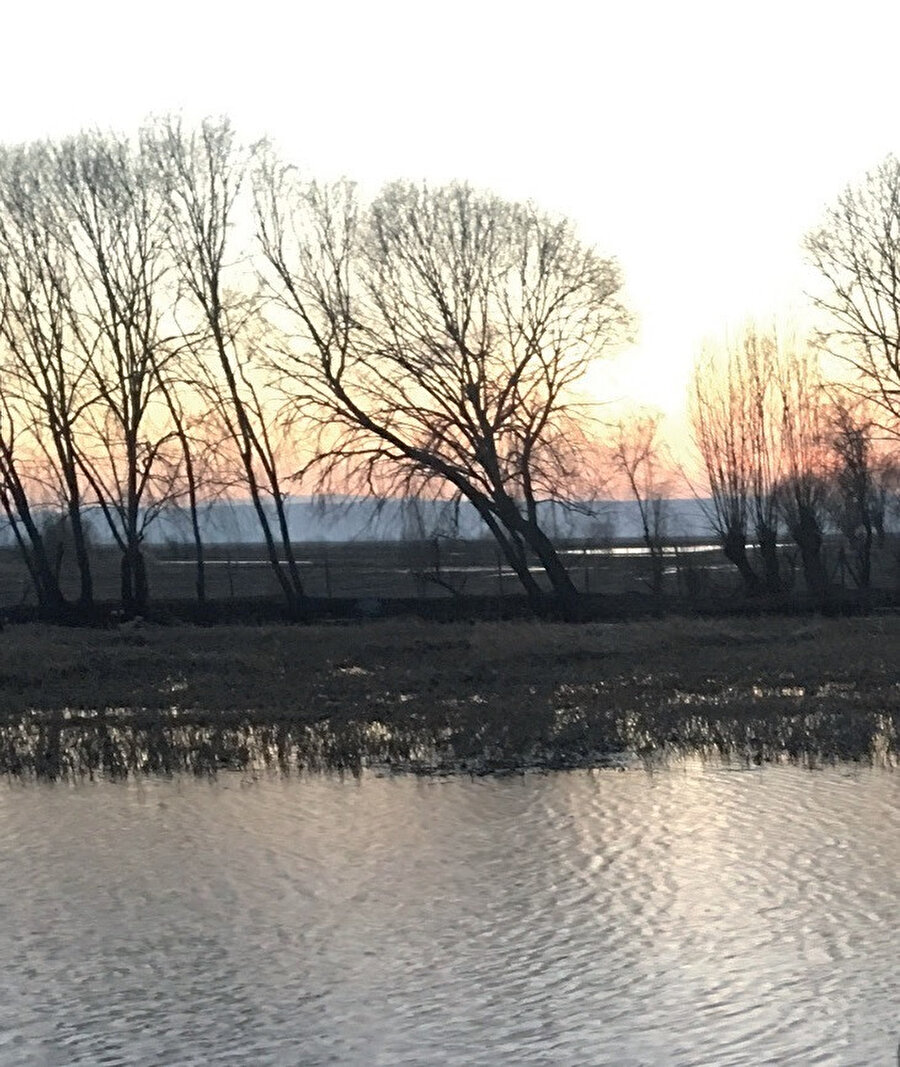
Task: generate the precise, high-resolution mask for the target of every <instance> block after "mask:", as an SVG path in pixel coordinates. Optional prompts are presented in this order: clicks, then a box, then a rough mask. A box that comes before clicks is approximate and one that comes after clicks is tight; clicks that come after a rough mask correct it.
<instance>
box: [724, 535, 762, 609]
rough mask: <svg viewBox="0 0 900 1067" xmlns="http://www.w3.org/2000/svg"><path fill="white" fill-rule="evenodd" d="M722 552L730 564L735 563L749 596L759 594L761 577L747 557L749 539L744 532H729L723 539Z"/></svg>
mask: <svg viewBox="0 0 900 1067" xmlns="http://www.w3.org/2000/svg"><path fill="white" fill-rule="evenodd" d="M722 551H723V552H724V553H725V558H726V559H727V560H728V562H729V563H733V564H734V565H735V567H737V569H738V573H739V574H740V576H741V579H742V580H743V582H744V591H745V592H746V593H747V594H748V595H749V596H754V595H755V594H756V593H758V592H759V577H758V576H757V574H756V571H755V570H754V569H753V566H752V565H751V563H750V559H749V558H748V556H747V538H746V536H745V535H744V531H743V530H735V529H732V530H728V531H726V533H725V536H724V537H723V538H722Z"/></svg>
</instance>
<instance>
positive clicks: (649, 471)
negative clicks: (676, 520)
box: [610, 412, 667, 596]
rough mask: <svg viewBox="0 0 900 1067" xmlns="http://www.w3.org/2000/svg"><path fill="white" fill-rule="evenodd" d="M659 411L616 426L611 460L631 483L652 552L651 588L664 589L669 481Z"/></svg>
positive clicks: (631, 418)
mask: <svg viewBox="0 0 900 1067" xmlns="http://www.w3.org/2000/svg"><path fill="white" fill-rule="evenodd" d="M661 421H662V416H661V415H660V414H659V413H657V412H650V413H646V412H645V413H636V414H633V415H631V416H629V417H628V418H625V419H622V420H621V421H620V422H618V423H617V424H616V425H615V427H614V428H613V439H612V442H611V445H610V464H611V467H612V469H613V471H615V472H616V473H617V474H619V475H620V476H621V477H622V478H623V479H624V480H625V483H626V485H627V486H628V490H629V492H630V493H631V495H632V497H633V498H634V500H635V503H636V504H637V508H638V514H639V515H640V519H641V531H642V535H643V539H644V544H645V545H646V547H647V551H648V552H649V553H650V565H651V583H650V584H651V588H652V590H653V593H654V594H655V595H657V596H658V595H660V594H661V593H662V591H663V578H664V574H665V544H664V537H665V532H666V530H665V526H666V522H665V520H666V502H667V484H666V478H665V474H664V472H663V470H662V447H663V446H662V442H661V440H660V424H661Z"/></svg>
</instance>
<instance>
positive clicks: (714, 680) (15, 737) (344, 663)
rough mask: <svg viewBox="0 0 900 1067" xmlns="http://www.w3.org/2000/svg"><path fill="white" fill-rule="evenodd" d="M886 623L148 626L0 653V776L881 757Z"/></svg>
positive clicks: (5, 645) (38, 641) (887, 701)
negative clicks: (674, 755)
mask: <svg viewBox="0 0 900 1067" xmlns="http://www.w3.org/2000/svg"><path fill="white" fill-rule="evenodd" d="M898 639H900V618H897V617H894V616H885V617H868V618H855V619H823V620H814V621H813V620H806V621H802V620H800V621H798V620H797V619H784V618H763V619H753V620H731V621H729V622H727V623H724V624H723V623H722V622H721V621H715V622H710V621H704V620H699V619H697V620H686V619H684V618H679V619H671V620H659V621H641V622H633V623H611V624H609V623H608V624H601V623H595V624H586V625H578V626H575V625H565V624H556V623H547V622H504V623H488V622H479V623H474V624H465V623H449V624H436V623H424V622H420V621H416V620H412V619H405V620H393V621H376V622H369V623H363V624H351V625H318V626H304V627H301V626H295V627H289V626H271V627H248V626H241V627H216V628H202V627H189V626H173V627H157V626H142V625H136V626H135V625H128V626H123V627H120V628H118V629H114V630H76V629H66V628H54V627H49V626H38V625H28V626H19V627H10V628H8V629H7V630H6V631H5V633H4V634H3V635H2V638H0V771H5V772H7V773H13V774H20V775H38V776H41V777H60V776H68V775H81V774H93V773H104V774H109V775H115V776H123V775H127V774H130V773H136V772H137V773H142V772H150V773H154V772H156V773H171V772H173V771H177V770H192V771H195V772H197V773H209V772H212V771H214V770H216V769H217V768H219V767H240V768H248V767H258V766H266V765H271V766H277V767H279V768H281V769H291V768H306V769H341V770H348V771H354V772H355V771H358V770H359V769H360V768H362V767H363V766H365V765H371V764H381V765H389V766H391V767H395V768H404V769H411V770H424V771H433V770H452V769H465V770H469V771H475V772H480V771H485V770H487V771H496V770H502V769H519V768H523V767H528V766H540V767H569V766H585V765H596V764H599V763H602V762H603V761H604V760H608V759H610V758H611V757H614V756H616V755H620V754H623V753H627V754H631V755H637V756H638V757H641V756H644V757H647V756H653V755H655V754H658V753H660V752H669V751H672V750H677V751H679V752H680V751H688V750H690V751H699V752H701V753H705V752H708V753H710V754H716V755H719V756H726V757H728V758H733V759H740V760H745V761H751V762H761V761H764V760H770V759H780V758H788V759H806V760H812V761H816V760H833V759H869V760H878V761H881V762H887V763H893V762H894V761H895V760H896V755H897V750H898V743H897V735H898V728H900V710H898V709H900V699H898V698H900V679H898V673H897V669H896V665H895V663H896V650H897V648H898Z"/></svg>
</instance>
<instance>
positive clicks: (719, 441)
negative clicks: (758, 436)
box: [690, 347, 760, 594]
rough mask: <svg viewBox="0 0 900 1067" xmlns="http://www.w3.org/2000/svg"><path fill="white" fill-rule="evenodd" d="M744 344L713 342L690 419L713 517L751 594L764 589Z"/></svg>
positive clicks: (696, 380)
mask: <svg viewBox="0 0 900 1067" xmlns="http://www.w3.org/2000/svg"><path fill="white" fill-rule="evenodd" d="M744 377H745V375H744V368H743V364H742V352H741V349H740V347H730V348H729V347H726V349H725V351H724V353H723V352H722V351H721V350H719V349H717V348H714V347H707V348H706V350H705V351H704V352H703V354H702V355H701V356H700V358H699V359H698V360H697V363H696V365H695V367H694V377H693V381H692V384H691V392H690V420H691V430H692V433H693V439H694V444H695V446H696V448H697V450H698V452H699V453H700V458H701V460H702V462H703V466H704V469H705V472H706V480H707V484H708V488H709V499H710V510H709V518H710V521H711V523H712V526H713V528H714V529H715V531H716V533H717V535H718V537H719V539H720V541H721V544H722V550H723V552H724V553H725V557H726V559H728V561H729V562H730V563H733V564H734V566H735V567H736V568H737V570H738V573H739V574H740V576H741V580H742V581H743V584H744V589H745V591H746V592H747V593H751V594H753V593H757V592H759V590H760V581H759V576H758V575H757V573H756V570H755V569H754V567H753V564H752V563H751V561H750V557H749V555H748V551H747V545H748V541H749V540H750V523H751V499H752V497H753V493H754V485H755V484H756V483H757V480H758V476H757V472H756V461H755V457H754V451H753V446H754V440H753V438H754V431H753V424H752V418H751V412H752V409H753V404H752V401H751V399H750V398H749V396H748V394H747V392H746V391H745V388H744Z"/></svg>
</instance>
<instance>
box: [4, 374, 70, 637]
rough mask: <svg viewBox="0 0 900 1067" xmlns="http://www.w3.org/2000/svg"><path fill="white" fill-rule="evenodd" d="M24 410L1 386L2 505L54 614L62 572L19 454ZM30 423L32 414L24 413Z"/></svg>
mask: <svg viewBox="0 0 900 1067" xmlns="http://www.w3.org/2000/svg"><path fill="white" fill-rule="evenodd" d="M20 414H21V412H20V411H17V408H16V400H15V399H10V397H8V396H7V395H6V394H5V392H4V391H3V390H2V389H0V506H2V508H3V511H4V513H5V514H6V517H7V520H8V522H9V524H10V528H11V530H12V533H13V538H14V540H15V542H16V545H17V546H18V548H19V551H20V553H21V556H22V559H23V561H24V563H25V566H26V569H27V570H28V574H29V577H30V579H31V584H32V586H33V588H34V591H35V595H36V597H37V602H38V606H39V607H40V608H41V609H42V610H43V611H45V612H47V613H49V614H50V616H51V617H55V616H57V615H58V614H59V612H60V611H61V610H62V608H63V606H64V603H65V601H64V598H63V595H62V591H61V589H60V586H59V574H58V570H57V568H55V567H54V566H53V562H52V560H51V559H50V556H49V553H48V551H47V545H46V543H45V540H44V537H43V534H42V532H41V525H40V519H39V516H38V515H37V514H36V513H35V508H34V506H33V495H34V494H33V492H31V491H30V490H31V488H32V487H30V486H29V484H28V477H27V461H25V462H23V461H22V459H21V457H20V456H19V454H18V443H19V441H18V439H19V435H18V428H17V423H18V421H19V417H20ZM24 421H25V422H26V424H28V423H29V422H30V414H29V413H28V412H27V410H26V413H25V416H24Z"/></svg>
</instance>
